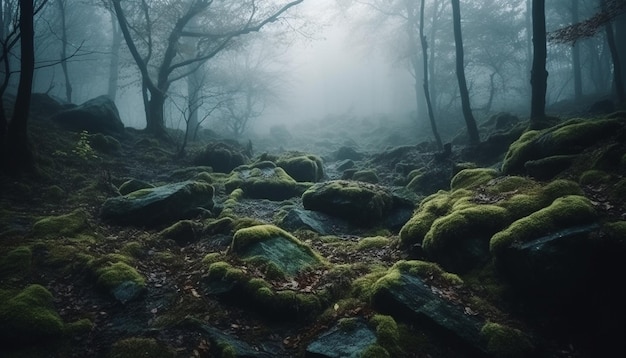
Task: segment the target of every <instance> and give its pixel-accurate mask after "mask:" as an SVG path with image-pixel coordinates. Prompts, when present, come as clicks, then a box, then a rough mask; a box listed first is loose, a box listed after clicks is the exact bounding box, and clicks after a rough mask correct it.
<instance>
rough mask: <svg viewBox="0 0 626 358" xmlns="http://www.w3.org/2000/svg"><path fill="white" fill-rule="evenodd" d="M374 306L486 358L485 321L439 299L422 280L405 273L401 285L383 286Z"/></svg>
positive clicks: (400, 280)
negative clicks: (483, 334) (482, 329)
mask: <svg viewBox="0 0 626 358" xmlns="http://www.w3.org/2000/svg"><path fill="white" fill-rule="evenodd" d="M373 304H374V307H375V308H377V309H379V310H381V311H384V312H388V313H390V314H391V315H393V316H395V317H396V318H397V319H400V320H405V321H406V320H411V321H414V322H416V323H419V324H423V325H425V326H427V328H429V329H430V330H432V332H433V333H435V334H442V335H443V336H444V337H443V338H444V339H446V338H450V341H451V342H454V344H456V345H459V346H460V347H461V348H462V350H463V351H466V352H468V353H469V355H470V356H472V357H482V356H485V355H486V342H485V341H484V340H483V338H482V336H481V334H480V330H481V328H482V326H483V324H484V322H483V321H482V320H480V319H478V318H477V317H474V316H469V315H466V314H465V313H464V312H463V311H462V310H461V309H460V308H459V307H458V306H457V305H455V304H454V303H453V302H450V301H448V300H446V299H444V298H441V297H439V296H437V295H436V294H435V293H433V291H432V290H431V288H430V286H428V285H426V284H425V283H424V282H423V281H422V280H421V279H420V278H418V277H415V276H412V275H408V274H405V273H402V274H401V276H400V278H399V283H398V284H395V285H389V286H382V287H381V288H380V289H379V290H378V291H377V292H375V294H374V296H373Z"/></svg>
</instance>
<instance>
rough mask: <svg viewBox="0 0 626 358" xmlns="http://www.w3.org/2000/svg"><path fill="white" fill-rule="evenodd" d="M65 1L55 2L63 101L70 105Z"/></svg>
mask: <svg viewBox="0 0 626 358" xmlns="http://www.w3.org/2000/svg"><path fill="white" fill-rule="evenodd" d="M65 1H66V0H57V5H58V6H59V16H60V18H61V68H62V69H63V78H64V79H65V99H66V100H67V102H69V103H72V83H71V82H70V74H69V72H68V69H67V25H66V21H65V16H66V9H67V6H66V5H67V4H66V3H65Z"/></svg>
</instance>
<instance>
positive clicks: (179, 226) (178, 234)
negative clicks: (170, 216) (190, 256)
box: [159, 220, 202, 245]
mask: <svg viewBox="0 0 626 358" xmlns="http://www.w3.org/2000/svg"><path fill="white" fill-rule="evenodd" d="M201 231H202V224H200V223H197V222H194V221H191V220H181V221H179V222H177V223H175V224H174V225H172V226H169V227H167V228H165V229H163V230H162V231H161V232H159V237H161V238H162V239H164V240H173V241H175V242H176V243H177V244H179V245H186V244H189V243H191V242H194V241H196V240H197V238H198V235H199V233H200V232H201Z"/></svg>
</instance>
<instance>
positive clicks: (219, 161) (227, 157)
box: [194, 142, 248, 173]
mask: <svg viewBox="0 0 626 358" xmlns="http://www.w3.org/2000/svg"><path fill="white" fill-rule="evenodd" d="M247 162H248V156H247V155H246V154H245V149H244V148H242V147H241V146H240V145H238V144H237V143H232V142H230V143H226V142H213V143H209V144H207V145H206V147H204V149H203V150H202V151H201V152H200V153H198V154H197V155H196V156H195V158H194V163H195V164H196V165H205V166H210V167H211V168H213V171H215V172H218V173H229V172H230V171H231V170H233V169H235V168H237V167H238V166H240V165H244V164H246V163H247Z"/></svg>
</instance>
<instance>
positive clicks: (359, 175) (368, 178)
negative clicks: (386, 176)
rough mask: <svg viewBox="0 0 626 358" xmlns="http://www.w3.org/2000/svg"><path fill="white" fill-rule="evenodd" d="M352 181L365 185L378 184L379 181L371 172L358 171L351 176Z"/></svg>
mask: <svg viewBox="0 0 626 358" xmlns="http://www.w3.org/2000/svg"><path fill="white" fill-rule="evenodd" d="M351 179H352V180H356V181H362V182H365V183H371V184H378V182H379V181H380V179H378V175H376V172H375V171H373V170H358V171H356V172H354V174H352V178H351Z"/></svg>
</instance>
